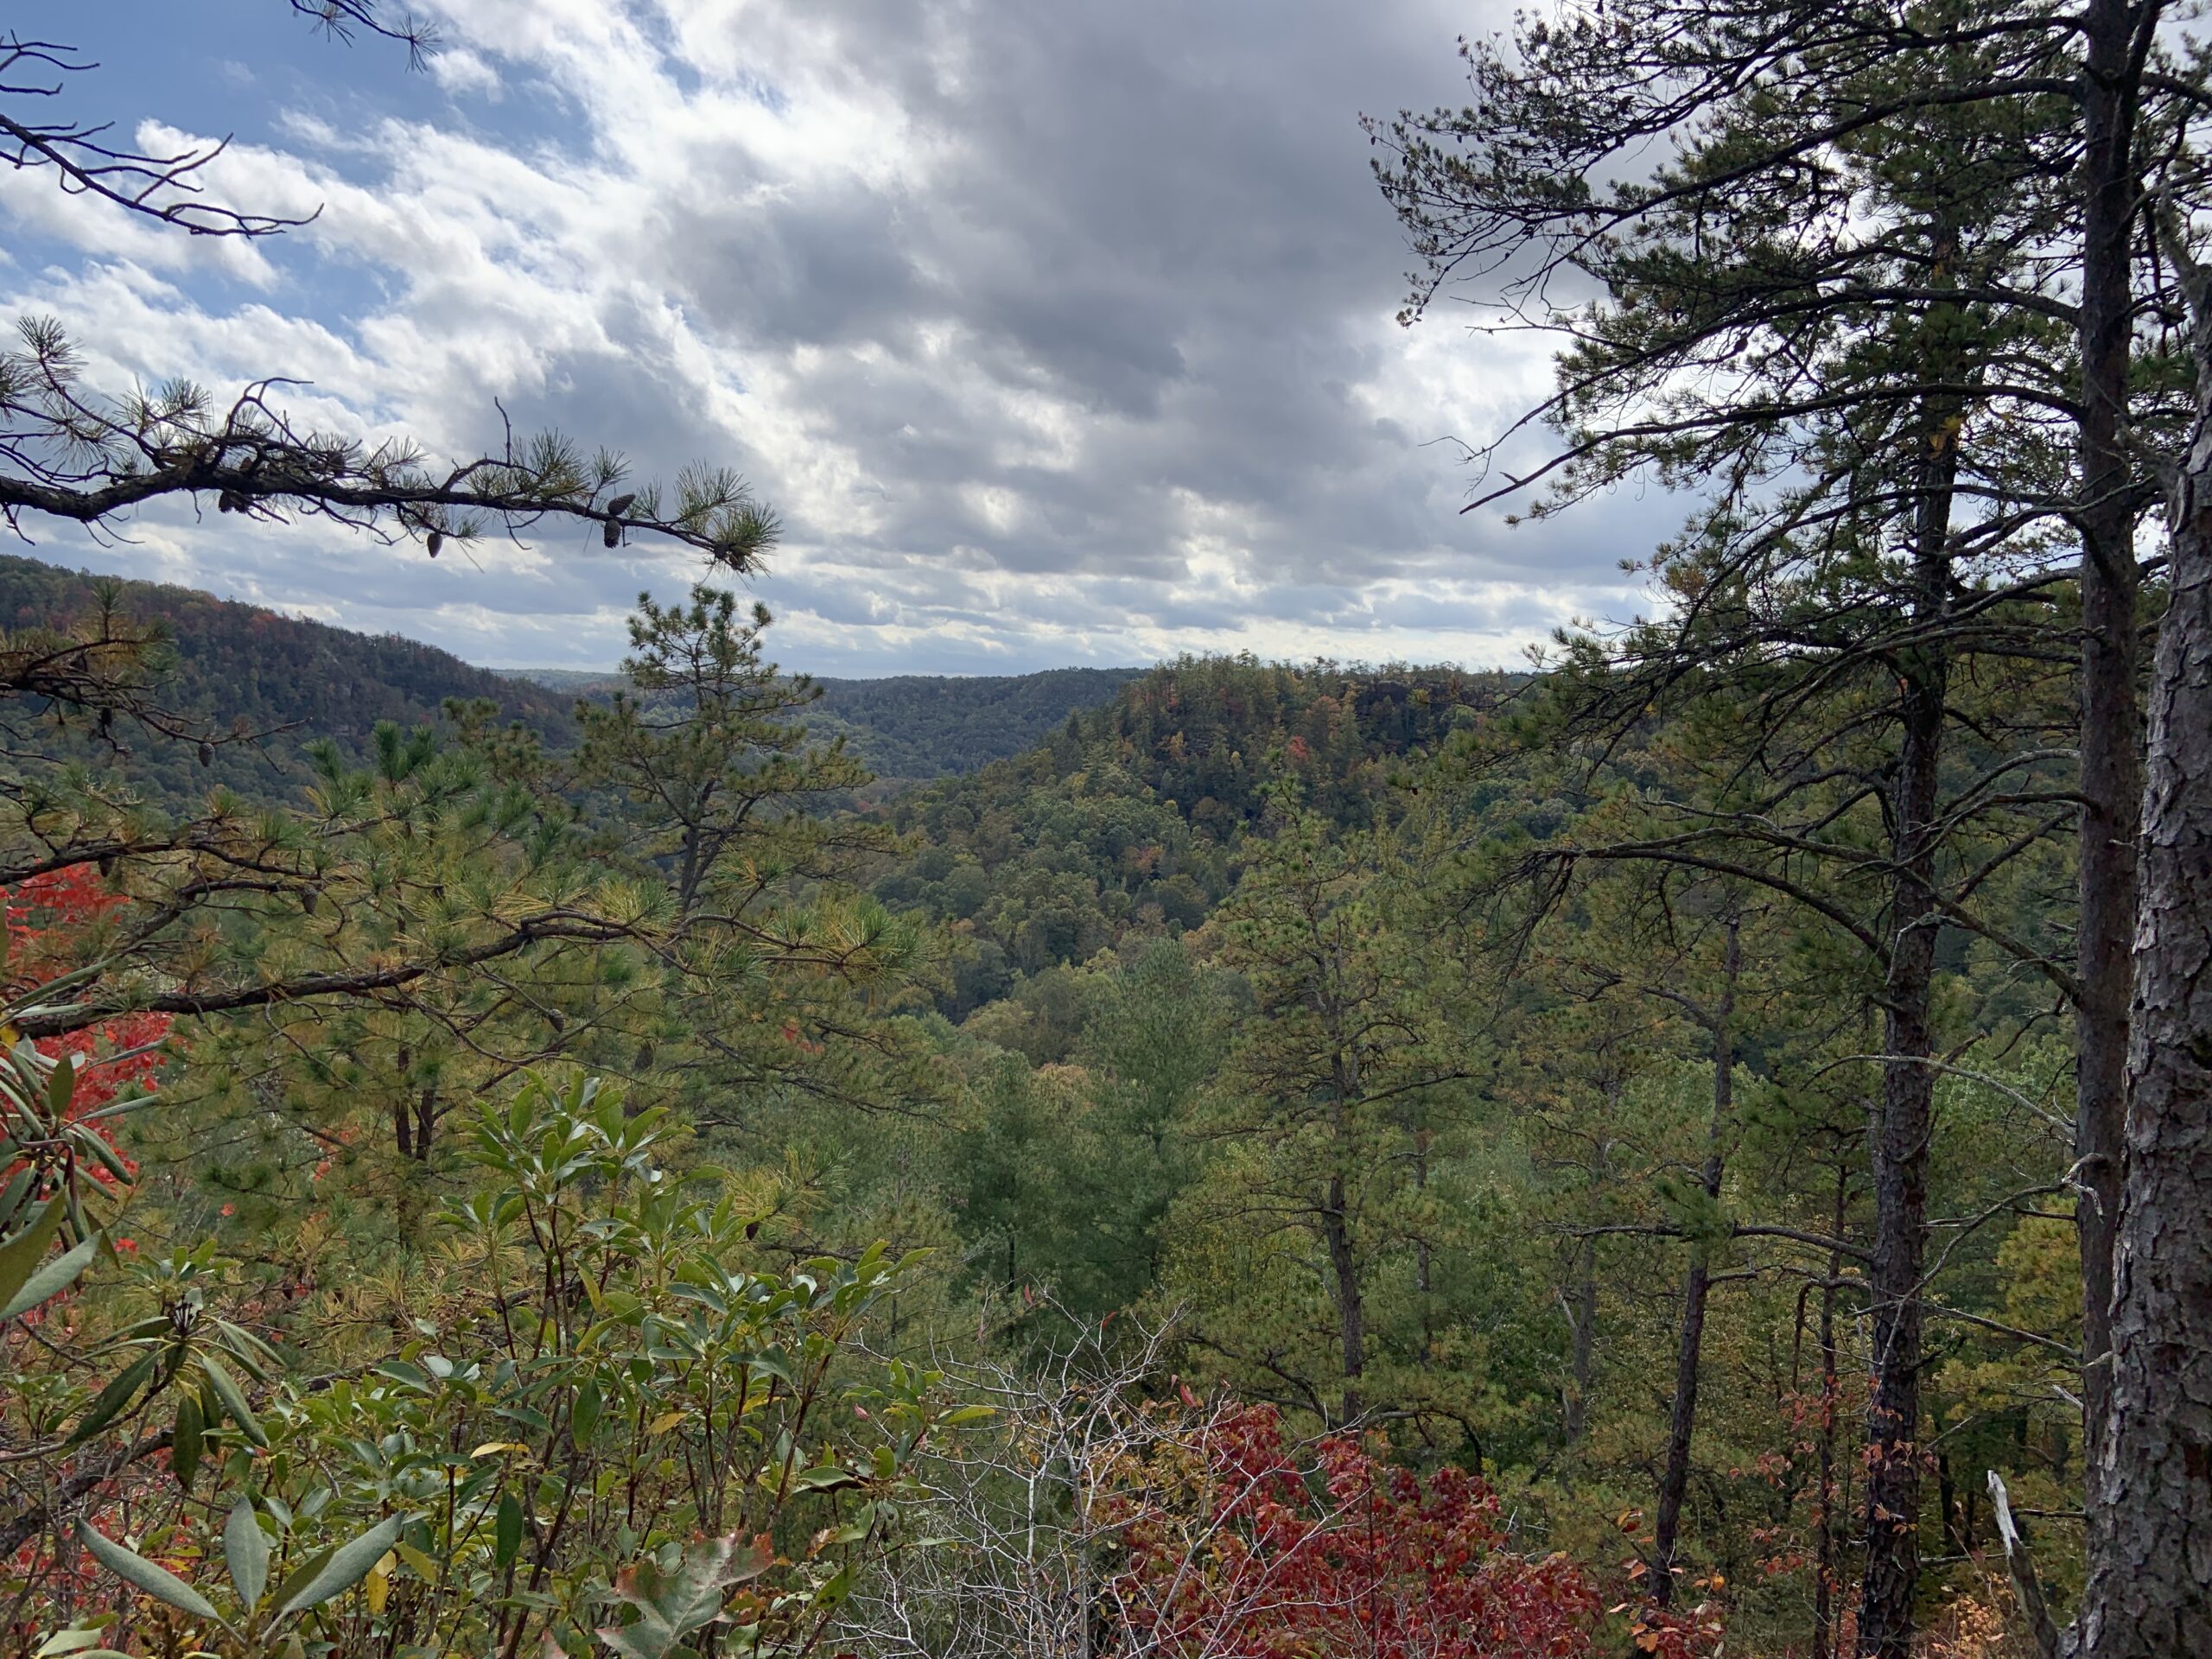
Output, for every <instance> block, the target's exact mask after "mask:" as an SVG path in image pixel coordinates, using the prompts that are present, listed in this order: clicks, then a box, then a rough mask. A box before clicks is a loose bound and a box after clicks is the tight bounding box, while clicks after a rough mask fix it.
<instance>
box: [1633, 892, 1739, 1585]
mask: <svg viewBox="0 0 2212 1659" xmlns="http://www.w3.org/2000/svg"><path fill="white" fill-rule="evenodd" d="M1740 944H1741V940H1740V936H1739V934H1738V930H1737V925H1736V924H1735V923H1734V922H1731V923H1729V925H1728V944H1727V954H1726V958H1725V962H1724V966H1723V969H1722V971H1723V973H1724V975H1725V976H1726V977H1725V978H1724V980H1723V981H1722V988H1721V993H1720V1000H1719V1003H1718V1004H1717V1005H1716V1007H1714V1009H1713V1014H1712V1017H1711V1019H1710V1020H1708V1021H1707V1028H1708V1029H1709V1030H1710V1032H1711V1033H1712V1035H1713V1116H1712V1119H1711V1121H1710V1122H1708V1123H1707V1126H1706V1135H1705V1168H1704V1169H1703V1171H1702V1172H1701V1173H1700V1184H1701V1185H1703V1186H1704V1188H1705V1195H1706V1197H1707V1198H1712V1199H1713V1200H1715V1201H1718V1200H1719V1197H1720V1179H1721V1176H1722V1174H1723V1173H1724V1171H1725V1169H1726V1146H1727V1134H1728V1125H1729V1122H1730V1121H1731V1120H1732V1118H1733V1117H1734V1116H1735V1109H1736V1087H1735V1071H1736V1043H1735V1034H1734V1016H1735V1012H1736V975H1737V973H1738V970H1739V969H1741V967H1742V964H1743V956H1742V951H1741V949H1740ZM1712 1288H1713V1277H1712V1264H1711V1262H1709V1260H1708V1259H1707V1250H1706V1247H1705V1246H1704V1245H1703V1244H1701V1243H1693V1244H1692V1245H1691V1246H1690V1265H1689V1271H1688V1274H1686V1275H1685V1276H1684V1278H1683V1281H1682V1323H1681V1332H1680V1334H1679V1336H1678V1337H1677V1339H1676V1341H1675V1403H1674V1408H1673V1410H1672V1411H1671V1412H1670V1413H1669V1415H1668V1420H1667V1463H1666V1467H1665V1468H1664V1469H1663V1470H1662V1471H1661V1472H1660V1478H1659V1516H1658V1520H1657V1522H1656V1525H1655V1526H1654V1528H1653V1529H1652V1536H1651V1600H1652V1605H1654V1606H1658V1607H1669V1606H1672V1605H1674V1600H1675V1546H1676V1543H1677V1541H1679V1539H1680V1538H1681V1525H1682V1500H1683V1498H1684V1497H1686V1496H1687V1495H1688V1491H1689V1485H1690V1438H1691V1436H1692V1435H1693V1434H1694V1433H1695V1432H1696V1428H1697V1381H1698V1367H1699V1362H1700V1360H1701V1359H1702V1358H1703V1357H1704V1346H1705V1304H1706V1298H1707V1295H1708V1294H1710V1292H1711V1291H1712Z"/></svg>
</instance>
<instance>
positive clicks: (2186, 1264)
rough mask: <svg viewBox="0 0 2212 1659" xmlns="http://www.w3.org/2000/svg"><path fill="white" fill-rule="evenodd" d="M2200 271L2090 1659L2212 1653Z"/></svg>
mask: <svg viewBox="0 0 2212 1659" xmlns="http://www.w3.org/2000/svg"><path fill="white" fill-rule="evenodd" d="M2185 270H2186V271H2187V280H2186V287H2187V291H2188V294H2189V298H2190V309H2191V312H2192V313H2193V322H2194V325H2195V328H2194V339H2193V342H2192V343H2193V345H2194V346H2195V348H2196V363H2197V398H2198V416H2197V425H2196V438H2195V442H2194V444H2193V446H2192V448H2191V450H2190V455H2189V459H2188V463H2187V467H2186V470H2185V471H2184V472H2183V475H2182V477H2181V479H2180V480H2179V481H2178V483H2177V486H2176V488H2175V491H2174V499H2173V502H2172V505H2171V510H2170V511H2171V519H2172V529H2173V563H2172V567H2171V582H2172V589H2173V591H2172V596H2171V601H2170V603H2169V605H2168V608H2167V611H2166V615H2165V619H2164V623H2163V624H2162V625H2161V626H2160V628H2159V632H2158V658H2157V669H2156V674H2155V677H2154V680H2153V683H2152V692H2151V721H2150V759H2149V766H2148V774H2149V776H2148V780H2147V783H2146V786H2145V791H2144V797H2143V808H2142V823H2143V844H2142V866H2141V874H2142V882H2143V886H2142V921H2141V925H2140V927H2139V931H2138V934H2137V938H2136V945H2135V954H2134V986H2135V988H2134V998H2133V1009H2132V1013H2133V1036H2132V1042H2131V1046H2130V1049H2129V1052H2128V1065H2127V1076H2126V1083H2127V1088H2128V1091H2129V1106H2128V1113H2127V1123H2126V1183H2125V1185H2124V1187H2123V1189H2122V1196H2121V1200H2120V1225H2119V1230H2118V1237H2117V1240H2116V1246H2117V1248H2116V1249H2115V1252H2114V1257H2113V1302H2112V1349H2111V1364H2110V1367H2109V1371H2110V1387H2109V1390H2108V1393H2107V1406H2108V1415H2107V1421H2106V1433H2105V1435H2104V1438H2103V1439H2102V1440H2101V1442H2100V1443H2099V1448H2098V1454H2097V1456H2096V1458H2095V1459H2094V1464H2095V1472H2094V1473H2093V1474H2092V1475H2091V1476H2090V1478H2089V1491H2090V1493H2091V1497H2092V1501H2091V1503H2090V1507H2089V1567H2090V1570H2089V1581H2088V1586H2086V1588H2085V1589H2084V1590H2083V1592H2082V1618H2081V1623H2080V1624H2079V1626H2078V1627H2077V1634H2078V1637H2079V1640H2080V1644H2081V1650H2082V1653H2083V1654H2084V1655H2085V1656H2087V1659H2152V1656H2154V1655H2156V1656H2168V1655H2178V1654H2207V1653H2212V429H2208V427H2207V416H2208V415H2212V292H2208V279H2207V277H2206V276H2205V273H2204V272H2202V271H2201V270H2195V269H2194V268H2190V267H2185Z"/></svg>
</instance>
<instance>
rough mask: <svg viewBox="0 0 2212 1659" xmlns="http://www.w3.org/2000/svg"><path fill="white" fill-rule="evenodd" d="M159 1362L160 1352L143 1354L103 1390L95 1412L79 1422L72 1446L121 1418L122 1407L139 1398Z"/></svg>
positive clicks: (92, 1411) (94, 1405) (89, 1413)
mask: <svg viewBox="0 0 2212 1659" xmlns="http://www.w3.org/2000/svg"><path fill="white" fill-rule="evenodd" d="M160 1359H161V1355H160V1354H158V1353H151V1354H141V1355H140V1356H139V1357H137V1359H136V1360H134V1361H133V1362H132V1363H130V1364H129V1365H127V1366H125V1367H124V1370H123V1374H122V1375H121V1376H118V1377H117V1378H116V1379H115V1380H114V1381H113V1382H111V1383H109V1384H108V1385H107V1387H105V1389H101V1390H100V1397H99V1399H97V1400H95V1401H93V1402H92V1409H90V1410H89V1411H87V1412H86V1414H84V1415H83V1416H82V1417H80V1418H79V1419H78V1421H77V1427H76V1428H75V1429H74V1430H73V1432H72V1433H71V1434H70V1436H69V1444H70V1445H72V1446H75V1445H77V1444H78V1443H79V1441H82V1440H90V1439H91V1438H92V1436H93V1435H95V1434H97V1433H99V1432H100V1430H102V1429H104V1428H105V1427H107V1426H108V1425H109V1424H110V1423H111V1422H113V1421H115V1420H116V1419H117V1418H118V1417H120V1416H121V1415H122V1414H123V1408H124V1407H125V1406H127V1405H129V1404H130V1402H131V1401H133V1400H134V1399H136V1398H137V1395H138V1390H139V1389H142V1388H143V1387H144V1386H145V1384H146V1379H147V1378H148V1377H149V1376H152V1375H153V1374H154V1367H155V1365H156V1363H159V1361H160Z"/></svg>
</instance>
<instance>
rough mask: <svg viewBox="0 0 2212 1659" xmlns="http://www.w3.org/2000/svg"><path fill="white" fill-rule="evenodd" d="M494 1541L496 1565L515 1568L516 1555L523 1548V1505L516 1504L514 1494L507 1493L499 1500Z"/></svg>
mask: <svg viewBox="0 0 2212 1659" xmlns="http://www.w3.org/2000/svg"><path fill="white" fill-rule="evenodd" d="M521 1548H522V1505H521V1504H520V1503H518V1502H516V1500H515V1495H514V1494H513V1493H512V1492H507V1493H505V1494H503V1495H502V1496H501V1497H500V1498H499V1519H498V1520H497V1521H496V1522H494V1523H493V1562H494V1564H495V1565H497V1566H499V1567H512V1566H513V1565H514V1559H515V1554H516V1553H517V1552H518V1550H520V1549H521Z"/></svg>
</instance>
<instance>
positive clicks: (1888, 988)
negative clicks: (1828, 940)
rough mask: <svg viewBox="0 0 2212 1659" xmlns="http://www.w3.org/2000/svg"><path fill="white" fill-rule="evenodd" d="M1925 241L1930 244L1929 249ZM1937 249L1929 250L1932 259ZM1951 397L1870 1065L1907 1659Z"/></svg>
mask: <svg viewBox="0 0 2212 1659" xmlns="http://www.w3.org/2000/svg"><path fill="white" fill-rule="evenodd" d="M1938 246H1939V248H1940V246H1941V243H1940V241H1939V243H1938ZM1941 258H1942V255H1940V254H1939V263H1940V261H1941ZM1956 413H1957V405H1956V403H1955V400H1953V399H1950V398H1931V399H1929V404H1928V407H1927V409H1926V416H1927V418H1926V420H1925V422H1924V423H1923V427H1922V431H1923V440H1922V441H1923V442H1924V443H1926V444H1927V445H1929V448H1928V449H1927V450H1925V451H1923V454H1924V455H1925V457H1926V458H1925V460H1924V461H1923V463H1922V465H1921V467H1920V478H1919V480H1918V486H1919V498H1920V499H1919V500H1918V502H1917V504H1916V509H1915V522H1914V527H1913V543H1914V546H1913V596H1912V615H1913V620H1914V623H1915V625H1916V626H1915V628H1914V633H1915V634H1916V639H1917V643H1915V644H1912V645H1908V646H1907V647H1906V648H1905V649H1904V650H1903V651H1900V652H1897V656H1896V659H1895V664H1896V669H1897V680H1898V684H1899V699H1898V700H1899V711H1898V724H1899V737H1900V742H1899V746H1898V754H1897V773H1896V779H1895V781H1894V783H1893V785H1892V786H1891V797H1890V821H1891V868H1892V869H1893V871H1894V872H1895V874H1893V876H1892V878H1891V896H1890V916H1889V922H1890V929H1889V931H1890V959H1889V967H1888V971H1887V973H1886V975H1885V980H1884V984H1883V997H1882V1000H1883V1004H1884V1009H1885V1028H1884V1033H1883V1054H1884V1060H1885V1064H1884V1067H1883V1077H1882V1102H1881V1115H1880V1118H1879V1121H1878V1122H1877V1123H1876V1124H1875V1126H1874V1135H1873V1174H1874V1250H1873V1262H1872V1273H1871V1274H1870V1275H1869V1276H1870V1284H1869V1290H1870V1292H1871V1294H1872V1306H1870V1308H1869V1312H1870V1313H1871V1314H1872V1334H1873V1350H1874V1352H1873V1360H1874V1377H1873V1389H1872V1396H1871V1398H1870V1399H1869V1401H1868V1402H1867V1416H1866V1439H1867V1446H1866V1571H1865V1574H1864V1577H1863V1578H1862V1580H1861V1581H1860V1588H1859V1653H1860V1654H1861V1655H1862V1656H1866V1659H1908V1656H1909V1654H1910V1649H1911V1646H1912V1628H1913V1619H1912V1612H1913V1600H1914V1597H1915V1595H1916V1592H1917V1591H1918V1589H1919V1582H1920V1540H1919V1526H1920V1485H1921V1463H1922V1454H1921V1447H1920V1445H1919V1438H1918V1436H1919V1425H1920V1371H1921V1298H1922V1294H1923V1283H1922V1279H1923V1274H1924V1272H1925V1270H1926V1261H1927V1253H1928V1250H1927V1246H1928V1151H1929V1136H1930V1135H1931V1133H1932V1132H1933V1129H1934V1127H1935V1085H1936V1073H1935V1071H1934V1069H1933V1067H1932V1066H1930V1065H1929V1061H1930V1060H1931V1059H1933V1058H1934V1057H1935V1052H1936V1049H1935V1030H1934V1020H1933V1001H1934V996H1933V993H1934V984H1935V969H1936V937H1937V934H1938V931H1939V930H1940V922H1941V912H1939V910H1938V909H1937V906H1936V842H1937V839H1938V836H1939V834H1940V831H1939V829H1938V826H1937V823H1936V805H1937V801H1938V799H1939V786H1940V781H1941V770H1942V753H1943V727H1944V699H1945V696H1946V694H1947V692H1948V688H1949V681H1950V662H1949V657H1948V652H1947V649H1946V646H1945V644H1944V631H1945V630H1944V623H1945V618H1946V616H1947V614H1948V610H1949V607H1950V590H1951V561H1950V551H1949V549H1950V530H1951V499H1952V489H1953V486H1954V484H1955V480H1956V477H1957V471H1958V459H1957V447H1956V444H1957V440H1956V436H1955V434H1956V431H1957V428H1956V427H1955V424H1954V423H1953V416H1955V414H1956Z"/></svg>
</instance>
